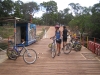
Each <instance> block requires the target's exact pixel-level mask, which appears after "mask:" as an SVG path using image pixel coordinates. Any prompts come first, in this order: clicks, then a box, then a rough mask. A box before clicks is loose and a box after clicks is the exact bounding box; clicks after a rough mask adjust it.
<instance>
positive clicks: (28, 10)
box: [21, 2, 39, 20]
mask: <svg viewBox="0 0 100 75" xmlns="http://www.w3.org/2000/svg"><path fill="white" fill-rule="evenodd" d="M21 8H22V14H23V15H24V18H25V19H26V20H30V15H31V14H32V16H34V13H36V12H37V11H38V10H39V5H38V4H37V3H36V2H29V3H24V4H23V5H22V7H21Z"/></svg>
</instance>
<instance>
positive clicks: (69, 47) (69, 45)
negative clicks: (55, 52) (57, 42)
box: [63, 43, 72, 54]
mask: <svg viewBox="0 0 100 75" xmlns="http://www.w3.org/2000/svg"><path fill="white" fill-rule="evenodd" d="M71 49H72V46H71V44H70V43H69V44H67V45H65V47H64V49H63V52H64V53H65V54H69V53H70V52H71Z"/></svg>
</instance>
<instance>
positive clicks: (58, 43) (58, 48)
mask: <svg viewBox="0 0 100 75" xmlns="http://www.w3.org/2000/svg"><path fill="white" fill-rule="evenodd" d="M58 53H59V43H57V54H58Z"/></svg>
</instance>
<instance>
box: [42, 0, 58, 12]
mask: <svg viewBox="0 0 100 75" xmlns="http://www.w3.org/2000/svg"><path fill="white" fill-rule="evenodd" d="M40 6H41V7H44V8H45V9H46V11H47V12H48V13H51V12H57V3H56V2H55V1H48V2H43V3H41V4H40Z"/></svg>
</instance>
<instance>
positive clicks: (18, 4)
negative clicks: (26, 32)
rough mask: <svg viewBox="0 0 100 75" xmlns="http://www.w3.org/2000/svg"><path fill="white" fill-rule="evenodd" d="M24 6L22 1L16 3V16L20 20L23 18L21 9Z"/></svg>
mask: <svg viewBox="0 0 100 75" xmlns="http://www.w3.org/2000/svg"><path fill="white" fill-rule="evenodd" d="M23 4H24V3H23V2H22V1H20V0H18V1H16V2H15V8H14V16H17V17H19V18H22V17H23V14H22V8H21V7H22V5H23Z"/></svg>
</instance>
